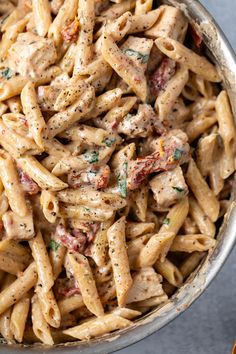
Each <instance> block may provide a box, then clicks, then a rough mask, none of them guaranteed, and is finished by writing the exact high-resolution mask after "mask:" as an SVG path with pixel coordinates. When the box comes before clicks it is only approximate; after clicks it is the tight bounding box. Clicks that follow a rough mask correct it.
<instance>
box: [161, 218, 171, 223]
mask: <svg viewBox="0 0 236 354" xmlns="http://www.w3.org/2000/svg"><path fill="white" fill-rule="evenodd" d="M162 224H163V225H169V224H170V219H169V218H165V219H164V220H163V222H162Z"/></svg>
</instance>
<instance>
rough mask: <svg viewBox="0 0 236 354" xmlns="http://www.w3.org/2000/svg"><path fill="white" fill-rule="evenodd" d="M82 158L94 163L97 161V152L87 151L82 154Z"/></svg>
mask: <svg viewBox="0 0 236 354" xmlns="http://www.w3.org/2000/svg"><path fill="white" fill-rule="evenodd" d="M84 158H85V160H86V161H88V162H89V163H96V162H98V160H99V152H98V151H96V150H94V151H88V152H86V153H85V154H84Z"/></svg>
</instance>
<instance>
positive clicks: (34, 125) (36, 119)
mask: <svg viewBox="0 0 236 354" xmlns="http://www.w3.org/2000/svg"><path fill="white" fill-rule="evenodd" d="M21 102H22V106H23V112H24V114H25V116H26V119H27V123H28V126H29V131H30V133H31V134H32V137H33V139H34V141H35V142H36V144H37V145H38V146H39V148H43V146H44V142H43V141H44V139H46V137H47V130H46V123H45V121H44V118H43V116H42V113H41V111H40V108H39V105H38V103H37V96H36V91H35V86H34V84H33V83H32V82H29V83H28V84H26V85H25V87H24V88H23V90H22V92H21Z"/></svg>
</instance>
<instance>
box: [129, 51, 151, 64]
mask: <svg viewBox="0 0 236 354" xmlns="http://www.w3.org/2000/svg"><path fill="white" fill-rule="evenodd" d="M124 53H125V54H127V55H128V56H129V57H136V59H137V60H140V62H141V63H142V64H146V63H147V62H148V59H149V55H148V54H142V53H140V52H137V51H136V50H134V49H131V48H128V49H125V50H124Z"/></svg>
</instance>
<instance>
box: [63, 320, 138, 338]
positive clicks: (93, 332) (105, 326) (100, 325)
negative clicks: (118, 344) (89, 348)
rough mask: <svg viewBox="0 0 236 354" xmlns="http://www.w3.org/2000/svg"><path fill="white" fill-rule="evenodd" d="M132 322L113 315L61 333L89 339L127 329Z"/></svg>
mask: <svg viewBox="0 0 236 354" xmlns="http://www.w3.org/2000/svg"><path fill="white" fill-rule="evenodd" d="M131 323H132V322H130V321H129V320H127V319H125V318H123V317H120V316H118V315H114V314H108V315H104V316H102V317H99V318H95V319H92V320H89V321H87V322H85V323H83V324H81V325H79V326H76V327H73V328H69V329H66V330H65V331H63V333H65V334H68V335H69V336H72V337H74V338H78V339H80V340H83V339H90V338H93V337H96V336H99V335H102V334H105V333H107V332H111V331H114V330H116V329H122V328H126V327H128V326H129V325H130V324H131Z"/></svg>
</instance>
